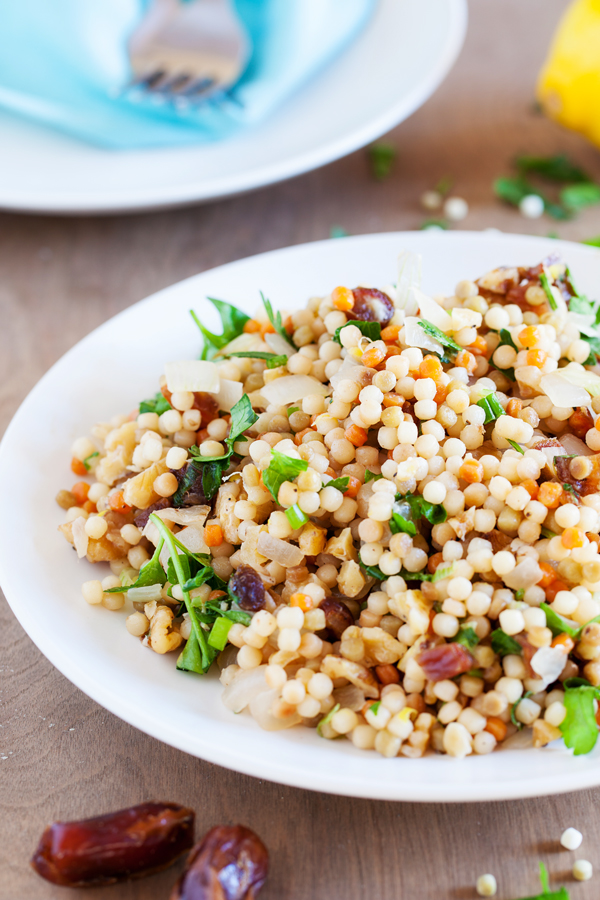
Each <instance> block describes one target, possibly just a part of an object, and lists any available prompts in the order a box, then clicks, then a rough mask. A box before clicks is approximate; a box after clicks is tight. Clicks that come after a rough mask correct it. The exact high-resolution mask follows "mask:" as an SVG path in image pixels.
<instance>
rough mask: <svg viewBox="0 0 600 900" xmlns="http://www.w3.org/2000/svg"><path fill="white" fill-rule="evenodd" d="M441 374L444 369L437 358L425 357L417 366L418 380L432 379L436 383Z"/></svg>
mask: <svg viewBox="0 0 600 900" xmlns="http://www.w3.org/2000/svg"><path fill="white" fill-rule="evenodd" d="M443 374H444V369H443V366H442V364H441V362H440V360H439V359H438V358H437V356H426V357H425V358H424V360H423V362H422V363H420V365H419V378H433V380H434V381H436V382H437V381H439V379H440V377H441V375H443Z"/></svg>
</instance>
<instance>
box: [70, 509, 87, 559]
mask: <svg viewBox="0 0 600 900" xmlns="http://www.w3.org/2000/svg"><path fill="white" fill-rule="evenodd" d="M71 528H72V529H73V544H74V545H75V549H76V550H77V556H78V557H79V559H83V557H84V556H85V555H86V553H87V550H88V543H89V537H88V534H87V532H86V530H85V519H84V518H83V516H79V517H78V518H77V519H73V522H72V524H71Z"/></svg>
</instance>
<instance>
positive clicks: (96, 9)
mask: <svg viewBox="0 0 600 900" xmlns="http://www.w3.org/2000/svg"><path fill="white" fill-rule="evenodd" d="M199 2H201V0H199ZM375 3H376V0H234V6H235V8H236V10H237V13H238V15H239V16H240V19H241V21H242V23H243V25H244V27H245V28H246V30H247V33H248V36H249V40H250V44H251V47H252V50H251V55H250V59H249V62H248V65H247V67H246V69H245V71H244V73H243V75H242V77H241V79H240V81H239V82H238V83H237V84H236V85H235V86H234V88H233V89H232V90H231V91H230V96H229V97H228V98H227V99H219V100H213V101H207V102H206V103H205V104H203V105H202V106H198V107H196V108H192V109H187V110H184V111H181V110H177V109H176V108H175V107H174V106H173V105H171V104H163V105H156V103H155V102H153V101H152V99H151V98H149V97H145V98H142V99H138V100H137V102H136V101H135V99H134V96H133V95H132V94H131V92H129V93H127V92H126V93H123V86H124V85H126V84H127V83H128V81H129V79H130V70H129V61H128V55H127V49H126V45H127V40H128V38H129V36H130V34H131V33H132V31H133V29H134V28H135V27H136V25H137V23H138V22H139V20H140V17H141V16H142V15H143V14H144V10H145V8H146V5H147V0H0V107H3V108H4V109H6V110H10V111H11V112H14V113H17V114H19V115H22V116H26V117H27V118H29V119H33V120H36V121H38V122H42V123H44V124H45V125H48V126H51V127H53V128H56V129H59V130H61V131H63V132H66V133H67V134H69V135H71V136H73V137H77V138H80V139H83V140H85V141H88V142H90V143H93V144H96V145H98V146H101V147H105V148H107V149H121V150H125V149H133V148H144V147H161V146H169V145H173V146H178V145H187V144H198V143H203V142H207V141H214V140H219V139H222V138H225V137H228V136H230V135H233V134H235V133H236V132H237V131H239V130H240V129H242V128H246V127H249V126H252V125H254V124H257V123H259V122H261V121H263V120H264V119H265V118H267V117H268V116H269V115H270V114H271V113H272V112H273V111H274V110H275V109H277V107H278V106H281V105H282V104H283V103H284V101H285V100H286V98H288V97H289V96H290V95H291V94H292V93H293V92H294V91H296V90H297V89H298V88H300V87H301V86H302V85H303V84H305V83H306V82H307V81H308V80H309V79H310V78H311V77H313V76H314V75H315V74H316V73H317V72H318V71H319V70H320V69H321V68H323V66H324V65H325V64H326V63H328V62H329V61H330V60H331V59H333V58H334V57H335V56H336V54H338V53H339V52H340V51H341V50H342V49H343V48H344V47H345V46H346V45H347V44H348V43H349V42H350V41H351V40H352V39H353V38H354V37H355V36H356V35H357V33H358V32H359V31H360V29H361V28H362V27H363V26H364V25H365V23H366V21H367V20H368V18H369V16H370V14H371V13H372V11H373V9H374V6H375ZM360 64H361V65H364V64H365V61H364V60H363V61H361V62H360Z"/></svg>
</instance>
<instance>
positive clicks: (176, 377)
mask: <svg viewBox="0 0 600 900" xmlns="http://www.w3.org/2000/svg"><path fill="white" fill-rule="evenodd" d="M165 375H166V377H167V388H168V389H169V390H170V391H171V393H175V392H176V391H192V392H193V391H206V392H207V393H208V394H218V392H219V387H220V378H219V370H218V368H217V366H216V365H215V363H213V362H207V361H206V360H204V359H186V360H184V361H183V362H171V363H165Z"/></svg>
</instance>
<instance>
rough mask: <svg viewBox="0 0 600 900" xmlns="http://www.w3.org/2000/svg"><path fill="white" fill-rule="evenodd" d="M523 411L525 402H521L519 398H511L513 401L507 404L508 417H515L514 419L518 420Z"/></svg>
mask: <svg viewBox="0 0 600 900" xmlns="http://www.w3.org/2000/svg"><path fill="white" fill-rule="evenodd" d="M522 409H523V401H522V400H519V398H518V397H511V399H510V400H509V401H508V403H507V404H506V415H507V416H513V418H515V419H516V418H517V416H518V415H519V413H520V412H521V410H522Z"/></svg>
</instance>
